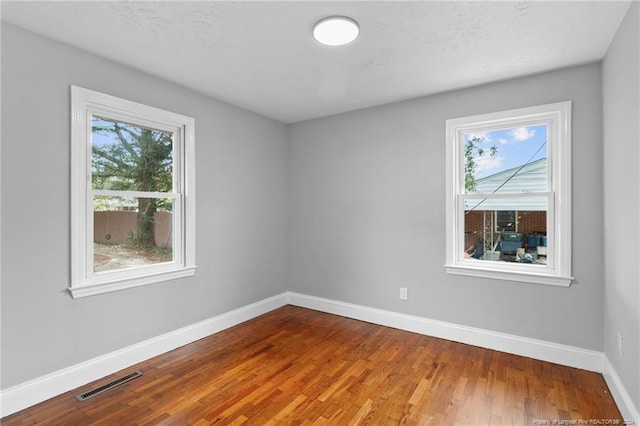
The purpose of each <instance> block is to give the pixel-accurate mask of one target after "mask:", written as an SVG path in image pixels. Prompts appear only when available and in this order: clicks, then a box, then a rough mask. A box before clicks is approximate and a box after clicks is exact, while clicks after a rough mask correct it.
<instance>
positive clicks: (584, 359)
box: [288, 292, 604, 373]
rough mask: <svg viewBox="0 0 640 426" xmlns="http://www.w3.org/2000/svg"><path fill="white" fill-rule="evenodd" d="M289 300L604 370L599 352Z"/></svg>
mask: <svg viewBox="0 0 640 426" xmlns="http://www.w3.org/2000/svg"><path fill="white" fill-rule="evenodd" d="M288 298H289V303H291V304H292V305H296V306H301V307H305V308H310V309H315V310H318V311H323V312H327V313H331V314H336V315H342V316H345V317H349V318H354V319H358V320H362V321H367V322H372V323H375V324H380V325H385V326H388V327H394V328H398V329H401V330H406V331H412V332H414V333H420V334H425V335H427V336H433V337H440V338H442V339H447V340H453V341H456V342H460V343H466V344H469V345H474V346H480V347H483V348H489V349H495V350H497V351H502V352H507V353H511V354H515V355H522V356H526V357H530V358H535V359H539V360H542V361H548V362H554V363H556V364H562V365H567V366H570V367H576V368H581V369H583V370H589V371H596V372H598V373H602V371H603V359H604V358H603V354H602V353H601V352H597V351H591V350H588V349H581V348H576V347H573V346H567V345H561V344H558V343H551V342H546V341H543V340H536V339H530V338H527V337H520V336H514V335H511V334H505V333H498V332H495V331H489V330H484V329H480V328H474V327H468V326H464V325H458V324H452V323H448V322H443V321H437V320H432V319H428V318H424V317H418V316H414V315H407V314H400V313H397V312H391V311H385V310H382V309H375V308H369V307H366V306H360V305H354V304H351V303H345V302H340V301H336V300H330V299H323V298H320V297H314V296H307V295H303V294H297V293H291V292H290V293H289V294H288Z"/></svg>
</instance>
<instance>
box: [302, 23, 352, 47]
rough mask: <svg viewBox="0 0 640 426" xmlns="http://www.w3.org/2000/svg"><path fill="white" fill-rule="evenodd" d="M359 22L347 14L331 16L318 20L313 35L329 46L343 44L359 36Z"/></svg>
mask: <svg viewBox="0 0 640 426" xmlns="http://www.w3.org/2000/svg"><path fill="white" fill-rule="evenodd" d="M359 33H360V27H359V26H358V23H357V22H356V21H354V20H353V19H351V18H348V17H346V16H329V17H327V18H323V19H321V20H319V21H318V22H316V24H315V25H314V26H313V37H314V38H315V39H316V40H318V41H319V42H320V43H322V44H325V45H327V46H342V45H345V44H349V43H351V42H352V41H353V40H355V39H356V38H358V34H359Z"/></svg>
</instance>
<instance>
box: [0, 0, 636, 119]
mask: <svg viewBox="0 0 640 426" xmlns="http://www.w3.org/2000/svg"><path fill="white" fill-rule="evenodd" d="M629 4H630V0H624V1H611V0H609V1H568V2H559V1H501V2H496V1H476V2H461V1H413V2H411V1H386V2H378V1H359V2H329V1H314V2H309V1H297V2H292V1H289V2H268V1H252V2H238V1H222V2H220V1H202V2H186V1H172V2H166V1H165V2H131V1H126V2H122V1H117V2H114V1H112V2H97V1H83V2H11V1H2V6H1V7H2V10H1V12H2V20H4V21H6V22H9V23H11V24H14V25H17V26H20V27H23V28H26V29H28V30H31V31H34V32H36V33H39V34H43V35H45V36H48V37H51V38H53V39H56V40H59V41H62V42H64V43H67V44H70V45H72V46H76V47H78V48H81V49H84V50H86V51H89V52H93V53H96V54H98V55H101V56H104V57H106V58H109V59H112V60H114V61H117V62H120V63H123V64H127V65H129V66H131V67H134V68H137V69H140V70H142V71H145V72H147V73H150V74H153V75H156V76H158V77H162V78H164V79H166V80H169V81H173V82H176V83H179V84H181V85H183V86H187V87H189V88H191V89H194V90H197V91H198V92H201V93H204V94H207V95H210V96H213V97H215V98H217V99H220V100H224V101H227V102H229V103H232V104H235V105H237V106H240V107H243V108H246V109H248V110H251V111H255V112H257V113H260V114H263V115H265V116H268V117H271V118H274V119H277V120H280V121H283V122H286V123H292V122H297V121H302V120H306V119H311V118H316V117H321V116H326V115H331V114H336V113H340V112H345V111H349V110H355V109H360V108H365V107H369V106H374V105H380V104H384V103H389V102H394V101H399V100H404V99H409V98H415V97H418V96H423V95H427V94H433V93H437V92H442V91H446V90H451V89H456V88H460V87H467V86H472V85H477V84H481V83H487V82H491V81H496V80H501V79H506V78H512V77H517V76H522V75H527V74H532V73H537V72H542V71H546V70H551V69H557V68H562V67H566V66H571V65H576V64H584V63H588V62H592V61H598V60H600V59H602V57H603V56H604V55H605V53H606V50H607V48H608V46H609V43H610V42H611V40H612V38H613V36H614V34H615V32H616V30H617V28H618V26H619V25H620V22H621V20H622V18H623V16H624V14H625V12H626V10H627V8H628V6H629ZM334 14H337V15H347V16H350V17H352V18H354V19H355V20H357V21H358V22H359V24H360V28H361V34H360V36H359V38H358V39H357V40H356V41H355V42H354V43H352V44H350V45H347V46H342V47H337V48H329V47H325V46H321V45H319V44H318V43H317V42H316V41H315V40H314V39H313V38H312V36H311V28H312V26H313V24H314V22H316V21H317V20H318V19H320V18H322V17H325V16H327V15H334Z"/></svg>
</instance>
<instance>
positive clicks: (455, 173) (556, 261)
mask: <svg viewBox="0 0 640 426" xmlns="http://www.w3.org/2000/svg"><path fill="white" fill-rule="evenodd" d="M540 123H545V124H547V125H548V127H547V128H548V136H547V137H548V140H549V145H548V156H547V157H548V160H547V164H548V173H549V188H548V191H549V192H546V193H538V194H537V195H539V196H548V199H549V203H548V207H547V208H548V210H547V235H548V238H547V250H548V258H549V259H551V262H550V263H549V264H548V265H547V266H543V265H532V264H522V263H510V262H499V261H491V260H477V259H465V258H464V255H463V251H464V229H463V227H464V206H463V201H462V197H461V195H464V164H463V155H464V148H463V144H462V142H461V141H462V140H463V139H462V137H463V135H464V134H465V133H469V132H478V133H480V132H484V131H491V130H497V129H502V128H511V127H520V126H530V125H533V124H540ZM446 143H447V147H446V263H445V270H446V272H447V273H449V274H454V275H465V276H472V277H479V278H490V279H500V280H510V281H518V282H528V283H536V284H547V285H555V286H562V287H568V286H570V285H571V282H572V280H573V277H572V276H571V101H565V102H557V103H552V104H546V105H538V106H533V107H527V108H519V109H512V110H508V111H500V112H494V113H488V114H479V115H474V116H469V117H461V118H455V119H449V120H447V121H446ZM468 195H469V194H467V196H468ZM518 195H521V194H518ZM525 195H527V194H525ZM491 196H493V197H494V196H498V194H493V195H491Z"/></svg>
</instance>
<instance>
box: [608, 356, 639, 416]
mask: <svg viewBox="0 0 640 426" xmlns="http://www.w3.org/2000/svg"><path fill="white" fill-rule="evenodd" d="M602 375H603V376H604V379H605V381H606V382H607V386H609V390H610V391H611V395H613V399H615V401H616V404H618V408H619V409H620V413H621V414H622V418H623V419H624V420H628V421H631V420H633V423H631V422H629V423H628V424H635V425H640V409H639V407H637V406H636V405H635V404H634V402H633V400H632V399H631V396H630V395H629V392H627V389H626V388H625V386H624V384H623V383H622V380H620V376H618V373H617V372H616V370H615V369H614V368H613V365H612V364H611V362H610V361H609V358H608V357H607V356H606V355H605V356H604V372H603V373H602ZM636 403H637V402H636Z"/></svg>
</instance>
